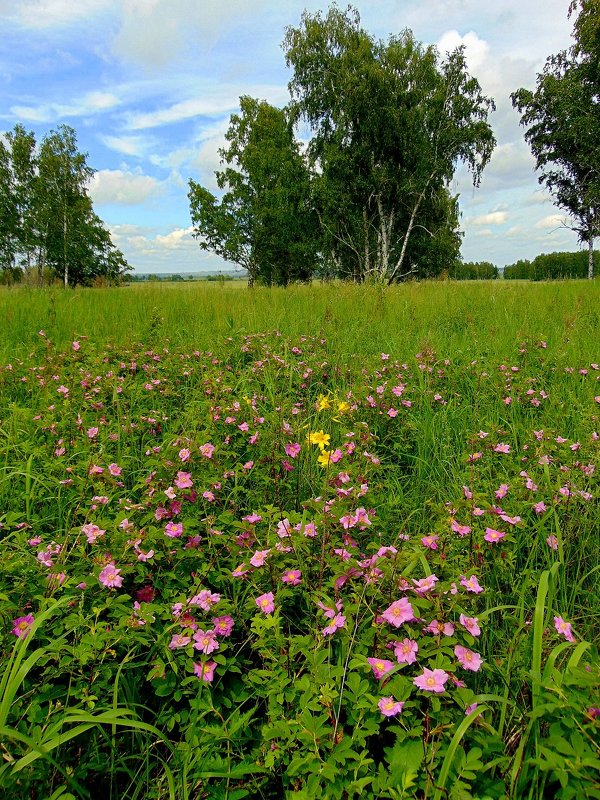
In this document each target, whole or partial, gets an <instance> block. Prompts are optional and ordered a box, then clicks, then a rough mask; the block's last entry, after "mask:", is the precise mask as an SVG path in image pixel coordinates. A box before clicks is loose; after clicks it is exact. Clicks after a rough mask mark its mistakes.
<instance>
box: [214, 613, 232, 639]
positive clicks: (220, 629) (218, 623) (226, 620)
mask: <svg viewBox="0 0 600 800" xmlns="http://www.w3.org/2000/svg"><path fill="white" fill-rule="evenodd" d="M213 625H214V626H215V636H231V632H232V631H233V627H234V625H235V623H234V621H233V619H232V617H230V616H229V615H225V616H223V617H213Z"/></svg>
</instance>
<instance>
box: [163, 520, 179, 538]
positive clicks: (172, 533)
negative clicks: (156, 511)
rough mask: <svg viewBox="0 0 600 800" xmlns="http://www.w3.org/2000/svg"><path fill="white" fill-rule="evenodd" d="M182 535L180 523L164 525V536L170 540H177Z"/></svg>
mask: <svg viewBox="0 0 600 800" xmlns="http://www.w3.org/2000/svg"><path fill="white" fill-rule="evenodd" d="M182 533H183V523H182V522H167V524H166V525H165V536H168V537H169V538H170V539H177V538H178V537H179V536H181V534H182Z"/></svg>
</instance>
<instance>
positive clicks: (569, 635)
mask: <svg viewBox="0 0 600 800" xmlns="http://www.w3.org/2000/svg"><path fill="white" fill-rule="evenodd" d="M554 627H555V628H556V631H557V633H561V634H562V635H563V636H564V637H565V639H566V640H567V641H568V642H574V641H575V637H574V636H573V632H572V631H571V623H570V622H565V620H564V619H563V618H562V617H554Z"/></svg>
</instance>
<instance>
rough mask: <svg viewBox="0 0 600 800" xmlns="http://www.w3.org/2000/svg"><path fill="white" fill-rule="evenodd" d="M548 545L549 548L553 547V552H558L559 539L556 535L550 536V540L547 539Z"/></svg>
mask: <svg viewBox="0 0 600 800" xmlns="http://www.w3.org/2000/svg"><path fill="white" fill-rule="evenodd" d="M546 544H547V545H548V547H551V548H552V550H558V539H557V537H556V536H554V535H550V536H548V538H547V539H546Z"/></svg>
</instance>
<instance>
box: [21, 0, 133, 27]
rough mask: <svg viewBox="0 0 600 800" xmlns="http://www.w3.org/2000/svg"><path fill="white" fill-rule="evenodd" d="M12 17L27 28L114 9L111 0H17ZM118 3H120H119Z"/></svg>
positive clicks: (73, 20) (85, 16) (85, 18)
mask: <svg viewBox="0 0 600 800" xmlns="http://www.w3.org/2000/svg"><path fill="white" fill-rule="evenodd" d="M12 5H13V13H12V15H11V16H12V18H13V19H15V20H16V21H18V22H19V23H21V24H22V25H25V26H27V27H29V28H52V27H55V26H60V25H65V24H69V23H73V22H79V21H88V22H89V19H90V17H93V16H95V15H96V14H98V13H99V12H103V11H107V10H111V9H114V5H115V4H114V2H113V0H19V1H18V2H15V3H13V4H12ZM119 5H120V4H119Z"/></svg>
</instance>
